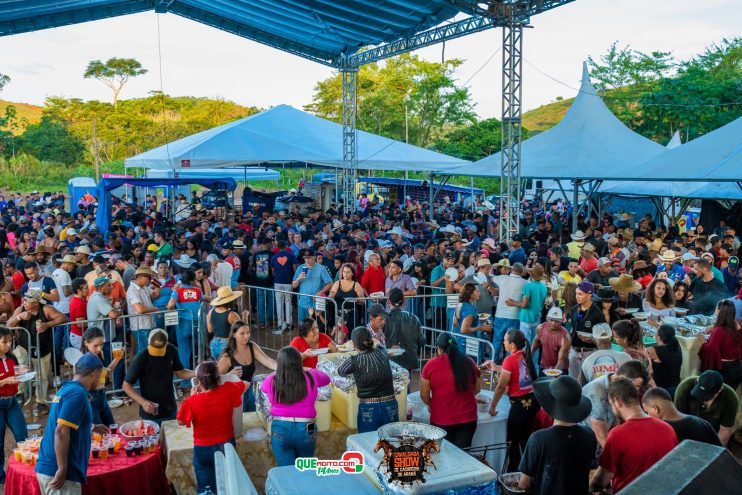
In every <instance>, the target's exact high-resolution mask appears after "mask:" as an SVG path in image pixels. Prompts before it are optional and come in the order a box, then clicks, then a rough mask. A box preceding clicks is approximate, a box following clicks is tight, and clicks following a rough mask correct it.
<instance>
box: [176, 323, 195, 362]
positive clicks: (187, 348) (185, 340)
mask: <svg viewBox="0 0 742 495" xmlns="http://www.w3.org/2000/svg"><path fill="white" fill-rule="evenodd" d="M175 335H176V337H177V339H178V357H179V358H180V362H181V363H182V364H183V366H185V367H186V368H187V369H190V370H192V369H195V368H192V367H191V364H192V363H191V361H192V356H191V355H192V353H193V320H187V319H185V318H178V327H177V330H176V334H175Z"/></svg>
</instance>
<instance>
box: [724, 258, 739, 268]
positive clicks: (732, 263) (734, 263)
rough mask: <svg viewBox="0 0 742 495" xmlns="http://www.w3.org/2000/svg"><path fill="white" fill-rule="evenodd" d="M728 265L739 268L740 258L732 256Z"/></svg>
mask: <svg viewBox="0 0 742 495" xmlns="http://www.w3.org/2000/svg"><path fill="white" fill-rule="evenodd" d="M727 263H728V264H729V266H731V267H734V268H737V267H738V266H739V258H737V257H736V256H730V257H729V260H727Z"/></svg>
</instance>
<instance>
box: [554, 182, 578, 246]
mask: <svg viewBox="0 0 742 495" xmlns="http://www.w3.org/2000/svg"><path fill="white" fill-rule="evenodd" d="M579 197H580V181H579V180H575V190H574V191H573V193H572V233H573V234H574V233H575V232H577V215H578V214H579V207H578V202H579ZM559 235H561V232H560V233H559Z"/></svg>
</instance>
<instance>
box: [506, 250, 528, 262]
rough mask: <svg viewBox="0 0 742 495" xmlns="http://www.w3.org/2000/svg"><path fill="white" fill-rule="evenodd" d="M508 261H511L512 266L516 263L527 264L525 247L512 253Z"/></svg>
mask: <svg viewBox="0 0 742 495" xmlns="http://www.w3.org/2000/svg"><path fill="white" fill-rule="evenodd" d="M508 261H510V266H513V264H514V263H522V264H524V265H525V264H526V250H525V249H523V247H522V246H521V247H519V248H518V249H516V250H515V251H513V252H512V253H510V256H508Z"/></svg>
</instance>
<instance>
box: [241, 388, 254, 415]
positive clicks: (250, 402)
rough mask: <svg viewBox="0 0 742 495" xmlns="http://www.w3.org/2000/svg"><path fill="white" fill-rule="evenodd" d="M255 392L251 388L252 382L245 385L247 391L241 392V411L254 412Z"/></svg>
mask: <svg viewBox="0 0 742 495" xmlns="http://www.w3.org/2000/svg"><path fill="white" fill-rule="evenodd" d="M255 411H256V406H255V392H253V390H252V384H251V386H250V387H247V391H246V392H245V393H244V394H242V412H255Z"/></svg>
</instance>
